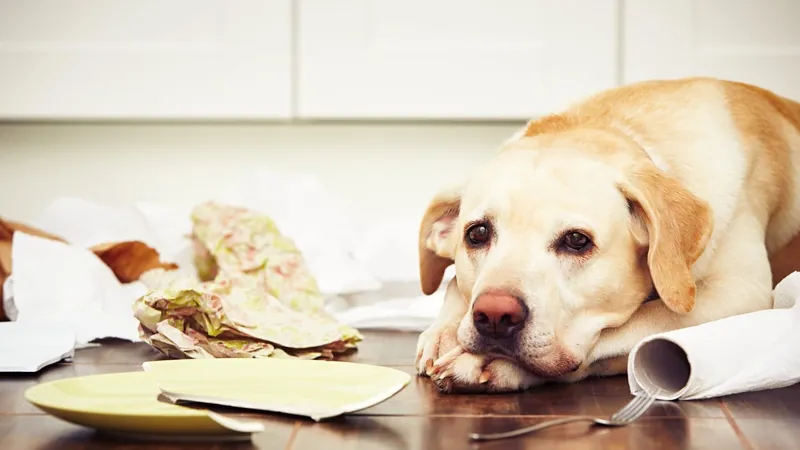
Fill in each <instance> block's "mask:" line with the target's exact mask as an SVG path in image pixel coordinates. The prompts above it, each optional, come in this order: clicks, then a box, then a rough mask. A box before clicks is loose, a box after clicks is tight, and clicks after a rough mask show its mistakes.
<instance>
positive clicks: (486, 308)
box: [472, 291, 528, 339]
mask: <svg viewBox="0 0 800 450" xmlns="http://www.w3.org/2000/svg"><path fill="white" fill-rule="evenodd" d="M527 318H528V307H527V306H525V303H524V302H523V301H522V300H521V299H520V298H519V297H517V296H514V295H510V294H508V293H505V292H503V291H492V292H486V293H483V294H481V295H480V296H479V297H478V298H477V300H475V304H474V305H473V307H472V323H473V324H474V326H475V329H476V330H478V333H480V334H481V335H483V336H486V337H490V338H493V339H505V338H509V337H511V336H513V335H515V334H516V333H518V332H519V330H521V329H522V327H523V326H524V324H525V319H527Z"/></svg>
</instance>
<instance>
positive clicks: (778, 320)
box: [628, 272, 800, 400]
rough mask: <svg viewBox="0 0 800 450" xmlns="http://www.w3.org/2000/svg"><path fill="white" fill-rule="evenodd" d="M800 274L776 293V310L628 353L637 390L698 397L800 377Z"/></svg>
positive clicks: (677, 334) (675, 334) (679, 333)
mask: <svg viewBox="0 0 800 450" xmlns="http://www.w3.org/2000/svg"><path fill="white" fill-rule="evenodd" d="M798 297H800V272H794V273H792V274H790V275H789V276H788V277H786V278H785V279H784V280H783V281H781V282H780V283H779V284H778V285H777V286H776V287H775V290H774V292H773V301H774V309H770V310H764V311H757V312H754V313H749V314H741V315H738V316H733V317H728V318H725V319H721V320H717V321H714V322H710V323H706V324H703V325H698V326H695V327H691V328H685V329H681V330H676V331H671V332H667V333H661V334H657V335H653V336H650V337H648V338H646V339H644V340H642V341H641V342H640V343H639V344H637V345H636V346H635V347H634V348H633V350H632V351H631V353H630V355H629V357H628V383H629V385H630V390H631V393H632V394H634V395H636V394H639V393H642V392H647V393H648V394H651V395H656V394H657V395H656V396H657V398H658V399H660V400H696V399H706V398H712V397H720V396H724V395H731V394H736V393H741V392H750V391H760V390H766V389H775V388H780V387H785V386H790V385H793V384H795V383H797V382H798V381H800V302H797V301H796V300H797V298H798Z"/></svg>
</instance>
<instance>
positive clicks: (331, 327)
mask: <svg viewBox="0 0 800 450" xmlns="http://www.w3.org/2000/svg"><path fill="white" fill-rule="evenodd" d="M192 220H193V223H194V226H193V235H192V237H193V240H194V243H195V248H196V260H197V267H198V272H199V275H200V278H201V279H202V280H206V281H202V282H201V281H197V280H194V279H191V278H186V277H182V276H180V275H179V274H177V273H176V272H169V271H163V270H160V271H159V270H154V271H150V272H148V273H147V274H145V276H143V278H142V280H141V281H142V282H143V283H145V284H146V285H147V286H148V288H150V289H151V291H150V292H149V293H148V294H147V295H145V296H143V297H141V298H139V299H138V300H137V301H136V303H135V304H134V316H135V317H136V319H137V320H139V323H140V326H139V333H140V336H141V338H142V339H143V340H144V341H145V342H147V343H149V344H150V345H152V346H153V347H155V348H156V349H158V350H159V351H161V352H162V353H164V354H166V355H168V356H171V357H175V358H186V357H188V358H228V357H231V358H263V357H295V358H303V359H315V358H332V357H333V356H334V355H335V354H336V353H340V352H344V351H346V350H348V349H352V348H354V347H355V346H356V345H357V343H358V342H360V341H361V340H362V336H361V334H360V333H359V332H358V330H356V329H354V328H352V327H350V326H347V325H345V324H342V323H340V322H338V321H337V320H335V319H334V318H333V317H332V316H331V315H330V314H329V313H328V312H326V311H325V309H324V306H325V305H324V297H323V295H322V293H321V292H320V290H319V288H318V287H317V284H316V282H315V280H314V278H313V277H312V275H311V273H310V272H309V270H308V269H307V267H306V265H305V262H304V260H303V257H302V255H301V254H300V251H299V250H298V249H297V247H296V246H295V245H294V243H293V242H292V240H291V239H289V238H287V237H285V236H283V235H281V233H280V232H279V231H278V229H277V227H276V226H275V224H274V223H273V222H272V221H271V220H270V219H269V218H268V217H266V216H263V215H260V214H257V213H255V212H253V211H250V210H247V209H244V208H238V207H232V206H226V205H220V204H217V203H213V202H207V203H203V204H201V205H198V206H197V207H196V208H195V209H194V211H193V212H192ZM209 280H210V281H209Z"/></svg>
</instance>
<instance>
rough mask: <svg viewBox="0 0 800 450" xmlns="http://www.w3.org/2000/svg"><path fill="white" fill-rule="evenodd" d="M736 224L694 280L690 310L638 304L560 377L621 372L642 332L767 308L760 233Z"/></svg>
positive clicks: (769, 279) (769, 302) (643, 335)
mask: <svg viewBox="0 0 800 450" xmlns="http://www.w3.org/2000/svg"><path fill="white" fill-rule="evenodd" d="M737 225H744V224H743V223H740V224H737ZM742 228H744V227H743V226H740V227H737V228H734V230H732V231H739V232H736V233H731V235H730V236H731V237H729V238H728V239H726V240H725V241H726V245H725V246H721V247H720V248H719V249H718V250H717V252H716V255H715V258H714V264H713V265H712V266H711V270H710V273H712V274H713V276H708V277H706V278H705V279H703V280H701V281H698V282H697V294H696V300H695V307H694V309H693V310H692V311H691V312H689V313H687V314H678V313H675V312H673V311H671V310H670V309H669V308H667V306H666V305H665V304H664V303H663V302H661V301H660V300H656V301H652V302H647V303H644V304H643V305H642V306H641V307H639V309H638V310H637V311H636V312H635V313H634V314H633V316H631V318H630V319H628V321H627V322H625V323H624V324H623V325H622V326H620V327H617V328H610V329H606V330H603V331H602V332H601V333H600V337H599V339H598V341H597V344H595V346H594V348H593V349H592V351H591V352H590V353H589V356H588V358H587V359H586V362H585V363H584V365H583V366H582V367H581V368H580V369H579V370H578V371H577V372H576V373H574V374H571V375H570V376H569V377H567V378H565V380H564V381H576V380H578V379H581V378H585V377H587V376H610V375H617V374H622V373H625V372H626V371H627V356H628V354H629V353H630V351H631V350H632V349H633V347H634V346H635V345H636V344H637V343H639V341H641V340H642V339H644V338H646V337H648V336H652V335H654V334H658V333H664V332H668V331H673V330H677V329H681V328H687V327H692V326H696V325H701V324H703V323H707V322H711V321H713V320H718V319H723V318H725V317H730V316H734V315H738V314H746V313H750V312H754V311H759V310H763V309H769V308H772V275H771V272H770V266H769V260H768V258H767V252H766V249H765V248H764V245H763V242H764V239H763V235H762V234H759V233H758V231H757V229H755V228H750V230H749V231H750V232H749V233H745V232H742V231H743V230H742ZM742 255H747V256H746V257H743V256H742Z"/></svg>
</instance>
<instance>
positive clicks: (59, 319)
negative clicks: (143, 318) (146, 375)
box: [5, 231, 147, 347]
mask: <svg viewBox="0 0 800 450" xmlns="http://www.w3.org/2000/svg"><path fill="white" fill-rule="evenodd" d="M11 253H12V264H13V268H14V269H13V270H14V272H13V274H12V279H13V282H12V283H10V287H11V289H10V292H8V293H5V295H8V296H9V297H10V298H11V299H13V308H14V313H15V314H14V315H15V317H11V318H12V319H13V320H14V321H15V322H17V323H19V324H24V325H28V326H32V327H36V328H38V329H40V330H46V329H48V328H50V327H58V328H61V329H69V330H71V331H72V332H73V333H74V334H75V340H74V342H73V344H74V345H76V346H78V347H80V346H83V345H86V344H87V343H89V342H90V341H92V340H94V339H100V338H119V339H127V340H130V341H138V340H139V335H138V331H137V327H138V322H137V321H136V319H135V318H134V317H133V314H132V310H131V305H132V304H133V302H134V301H135V300H136V299H137V298H138V297H140V296H142V295H144V294H146V293H147V288H146V287H145V285H144V284H142V283H139V282H134V283H128V284H122V283H120V282H119V281H118V280H117V277H116V276H115V275H114V272H112V271H111V269H110V268H109V267H108V266H107V265H105V264H104V263H103V261H102V260H100V259H99V258H98V257H97V256H96V255H95V254H94V253H92V251H91V250H89V249H86V248H83V247H79V246H75V245H68V244H65V243H63V242H58V241H53V240H50V239H45V238H40V237H37V236H31V235H29V234H25V233H23V232H19V231H18V232H16V233H14V238H13V243H12V249H11Z"/></svg>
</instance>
